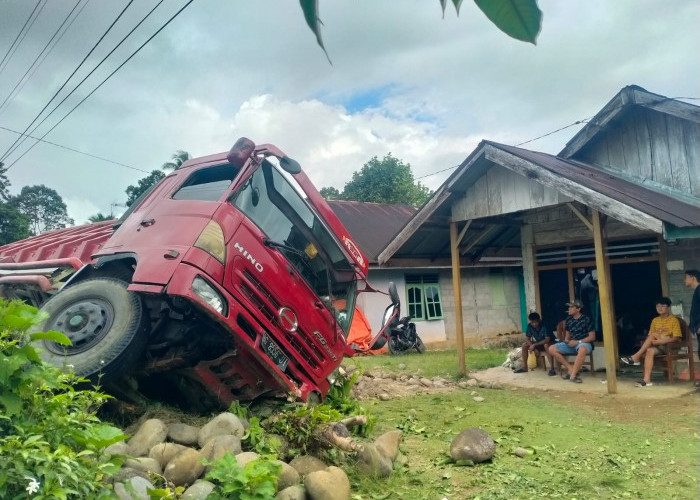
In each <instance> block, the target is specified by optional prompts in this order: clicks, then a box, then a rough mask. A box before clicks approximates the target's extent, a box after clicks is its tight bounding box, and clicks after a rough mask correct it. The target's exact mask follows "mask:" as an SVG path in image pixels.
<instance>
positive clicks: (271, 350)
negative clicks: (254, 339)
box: [260, 333, 289, 371]
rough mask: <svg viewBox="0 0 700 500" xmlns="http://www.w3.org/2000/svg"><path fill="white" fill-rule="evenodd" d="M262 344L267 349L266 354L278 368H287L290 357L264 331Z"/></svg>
mask: <svg viewBox="0 0 700 500" xmlns="http://www.w3.org/2000/svg"><path fill="white" fill-rule="evenodd" d="M260 345H261V346H262V348H263V351H265V354H267V356H268V357H269V358H270V359H271V360H272V361H273V363H275V364H276V365H277V368H279V369H280V370H282V371H284V370H286V369H287V364H288V363H289V358H288V357H287V356H286V355H285V354H284V353H283V352H282V349H280V348H279V347H278V346H277V344H275V342H274V341H273V340H272V339H271V338H270V336H269V335H268V334H267V333H263V336H262V340H261V341H260Z"/></svg>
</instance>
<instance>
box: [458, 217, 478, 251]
mask: <svg viewBox="0 0 700 500" xmlns="http://www.w3.org/2000/svg"><path fill="white" fill-rule="evenodd" d="M473 220H474V219H469V220H468V221H467V223H466V224H465V225H464V227H463V228H462V230H461V231H460V232H459V234H458V235H457V246H459V244H460V243H462V238H464V235H465V234H467V229H469V226H471V225H472V221H473Z"/></svg>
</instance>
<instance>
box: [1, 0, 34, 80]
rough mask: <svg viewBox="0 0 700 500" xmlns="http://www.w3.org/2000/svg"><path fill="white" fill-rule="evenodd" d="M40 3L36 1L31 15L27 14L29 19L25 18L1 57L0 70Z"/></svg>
mask: <svg viewBox="0 0 700 500" xmlns="http://www.w3.org/2000/svg"><path fill="white" fill-rule="evenodd" d="M41 2H42V0H38V1H37V2H36V5H35V6H34V8H33V9H32V12H31V14H29V17H28V18H27V20H26V21H24V24H23V25H22V29H21V30H19V33H17V36H16V37H15V39H14V40H13V41H12V44H11V45H10V47H9V48H8V49H7V52H5V55H4V56H3V57H2V61H0V68H2V65H3V64H4V63H5V60H6V59H7V56H9V55H10V52H11V51H12V49H13V48H14V47H15V44H16V43H17V40H19V37H20V35H21V34H22V32H24V28H26V27H27V23H29V20H30V19H31V18H32V16H33V15H34V12H36V9H37V8H38V7H39V4H40V3H41ZM1 72H2V69H0V73H1Z"/></svg>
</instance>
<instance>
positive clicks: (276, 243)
mask: <svg viewBox="0 0 700 500" xmlns="http://www.w3.org/2000/svg"><path fill="white" fill-rule="evenodd" d="M263 245H265V246H266V247H272V248H279V249H281V250H287V251H288V252H293V253H295V254H297V255H302V254H303V252H302V251H301V250H299V249H298V248H294V247H290V246H289V245H287V244H285V243H280V242H279V241H274V240H271V239H270V238H263Z"/></svg>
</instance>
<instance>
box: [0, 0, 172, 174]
mask: <svg viewBox="0 0 700 500" xmlns="http://www.w3.org/2000/svg"><path fill="white" fill-rule="evenodd" d="M88 1H90V0H88ZM133 2H134V0H130V1H129V3H128V4H126V7H124V8H123V9H122V11H121V12H120V13H119V15H118V16H117V18H116V19H115V20H114V21H113V22H112V24H110V25H109V27H108V28H107V30H106V31H105V32H104V33H102V36H101V37H100V39H99V40H97V42H96V43H95V44H94V45H93V46H92V48H91V49H90V51H89V52H88V53H87V54H86V55H85V57H84V58H83V60H82V61H80V64H78V66H77V67H76V68H75V69H74V70H73V72H72V73H71V74H70V76H69V77H68V78H66V80H65V81H64V82H63V85H61V87H60V88H59V89H58V90H57V91H56V93H55V94H54V95H53V96H51V99H49V102H47V103H46V104H45V105H44V107H43V108H41V111H39V113H38V114H37V115H36V116H35V117H34V119H33V120H32V121H31V123H30V124H29V125H27V127H26V128H25V129H24V130H23V131H22V135H20V136H19V137H18V138H17V139H15V142H13V143H12V144H11V145H10V147H9V148H7V150H6V151H5V152H4V153H3V154H2V156H0V161H2V160H4V159H5V158H7V157H8V156H9V155H11V154H12V153H13V151H15V150H16V149H17V148H18V147H20V146H21V145H22V143H23V142H24V141H25V140H26V139H27V137H29V136H28V135H25V134H26V132H27V130H29V128H30V127H31V126H32V125H34V122H36V121H37V120H38V119H39V117H40V116H41V115H42V113H43V112H44V111H45V110H46V108H48V107H49V105H50V104H51V102H53V100H54V99H55V98H56V96H57V95H58V94H59V93H60V92H61V91H62V90H63V89H64V88H65V86H66V85H67V84H68V82H69V81H70V79H71V78H73V76H74V75H75V74H76V73H77V72H78V70H79V69H80V68H81V67H82V66H83V64H85V61H87V59H88V57H90V55H92V53H93V52H94V51H95V49H96V48H97V46H98V45H99V44H100V43H101V42H102V40H104V38H105V37H106V36H107V34H108V33H109V32H110V31H111V29H112V28H113V27H114V25H115V24H116V23H117V21H119V19H121V17H122V16H123V15H124V13H125V12H126V10H127V9H128V8H129V7H130V6H131V4H132V3H133ZM161 2H162V0H161ZM85 5H87V3H86V4H85ZM158 5H160V4H158ZM158 5H156V7H158ZM154 9H155V7H154ZM151 12H153V10H151ZM151 12H149V13H148V14H147V16H146V17H148V16H150V15H151ZM76 17H77V16H76ZM144 19H145V18H144ZM141 22H143V20H142V21H141ZM140 24H141V23H139V24H137V25H136V28H138V26H139V25H140ZM136 28H134V29H136ZM132 32H133V30H132V31H131V32H129V35H130V34H131V33H132ZM129 35H127V37H128V36H129ZM122 41H124V39H122ZM119 43H120V44H121V42H119ZM117 47H119V45H117ZM117 47H115V48H114V49H113V50H112V52H114V50H116V48H117ZM112 52H110V53H109V54H107V56H105V58H104V59H102V61H100V63H99V64H98V65H97V66H95V67H94V68H93V70H92V71H91V72H90V73H89V74H88V75H87V76H86V77H85V78H83V80H82V81H81V82H80V83H79V84H78V85H77V86H76V87H75V88H73V90H71V91H70V92H69V93H68V95H67V96H66V97H64V98H63V101H61V102H60V103H58V105H57V106H56V107H55V108H53V110H51V112H50V113H49V114H48V115H46V117H45V118H44V119H43V120H42V121H41V122H40V123H39V125H37V126H36V127H34V128H33V129H32V131H31V132H30V133H33V132H34V131H35V130H36V129H37V128H38V127H39V126H40V125H41V124H42V123H44V121H46V119H47V118H48V117H49V116H51V114H52V113H53V112H54V111H56V109H57V108H58V107H59V106H60V105H61V104H63V103H64V102H65V100H66V99H68V98H69V97H70V96H71V95H72V94H73V92H75V91H76V90H77V89H78V87H80V85H82V83H83V82H84V81H85V80H87V78H88V77H89V76H90V75H92V73H93V72H94V71H95V70H96V69H97V68H99V66H100V64H102V63H103V62H104V61H105V59H107V57H109V56H110V55H111V54H112ZM0 108H2V106H1V105H0ZM18 143H19V144H18Z"/></svg>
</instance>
